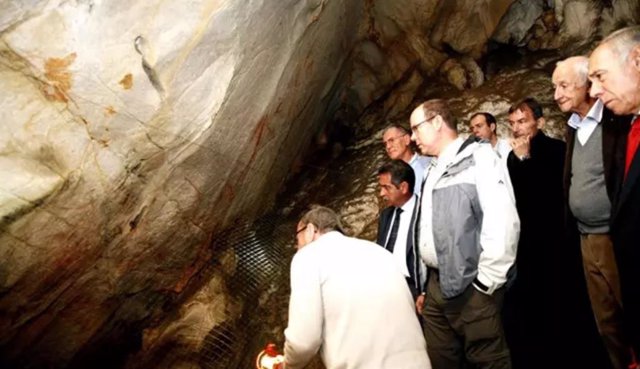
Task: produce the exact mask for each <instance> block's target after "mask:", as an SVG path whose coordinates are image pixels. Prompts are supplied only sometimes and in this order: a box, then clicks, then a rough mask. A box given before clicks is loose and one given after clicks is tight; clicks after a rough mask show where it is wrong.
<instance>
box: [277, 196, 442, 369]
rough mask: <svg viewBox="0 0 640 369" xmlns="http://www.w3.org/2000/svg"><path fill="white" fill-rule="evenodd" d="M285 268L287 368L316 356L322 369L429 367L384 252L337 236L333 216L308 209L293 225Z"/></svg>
mask: <svg viewBox="0 0 640 369" xmlns="http://www.w3.org/2000/svg"><path fill="white" fill-rule="evenodd" d="M296 239H297V242H298V252H297V253H296V255H295V256H294V258H293V261H292V262H291V299H290V301H289V326H288V327H287V329H286V330H285V337H286V343H285V363H286V366H285V367H286V368H287V369H297V368H303V367H304V366H305V365H306V364H307V363H308V362H309V360H311V358H312V357H313V356H314V355H315V354H316V353H317V352H318V350H320V355H321V357H322V361H323V362H324V364H325V366H326V367H327V369H334V368H344V369H374V368H375V369H391V368H393V369H399V368H402V369H430V368H431V363H430V361H429V358H428V356H427V351H426V344H425V340H424V337H423V335H422V330H421V329H420V325H419V323H418V319H417V317H416V314H415V310H414V303H413V299H412V297H411V293H410V292H409V288H408V287H407V283H406V281H405V277H404V276H403V274H402V273H401V272H400V271H399V270H398V269H397V267H396V264H397V263H395V262H394V260H393V256H392V255H391V253H389V252H388V251H386V250H385V249H383V248H381V247H379V246H378V245H376V244H374V243H372V242H369V241H364V240H359V239H356V238H351V237H347V236H345V235H343V234H342V226H341V224H340V220H339V218H338V216H337V214H336V213H335V212H333V211H332V210H331V209H328V208H325V207H315V208H313V209H311V210H310V211H309V212H307V213H306V214H305V215H304V216H303V217H302V219H301V220H300V222H299V223H298V227H297V233H296Z"/></svg>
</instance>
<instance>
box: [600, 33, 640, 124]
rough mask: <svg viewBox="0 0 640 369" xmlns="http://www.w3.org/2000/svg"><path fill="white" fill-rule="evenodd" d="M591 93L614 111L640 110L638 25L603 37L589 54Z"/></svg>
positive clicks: (623, 112)
mask: <svg viewBox="0 0 640 369" xmlns="http://www.w3.org/2000/svg"><path fill="white" fill-rule="evenodd" d="M589 80H591V83H592V86H591V96H593V97H596V98H599V99H601V100H602V102H603V103H604V104H605V105H606V106H607V108H609V109H611V110H612V111H613V112H614V113H616V114H618V115H623V114H638V112H640V27H639V26H635V27H627V28H623V29H621V30H619V31H616V32H614V33H612V34H611V35H609V36H608V37H606V38H605V39H604V40H602V42H601V43H600V44H599V45H598V47H596V49H595V50H594V51H593V53H592V54H591V56H590V57H589Z"/></svg>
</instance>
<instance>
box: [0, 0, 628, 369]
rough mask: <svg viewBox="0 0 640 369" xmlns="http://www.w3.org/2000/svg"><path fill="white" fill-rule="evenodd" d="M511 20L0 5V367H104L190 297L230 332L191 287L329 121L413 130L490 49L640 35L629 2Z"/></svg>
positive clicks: (325, 4) (318, 8)
mask: <svg viewBox="0 0 640 369" xmlns="http://www.w3.org/2000/svg"><path fill="white" fill-rule="evenodd" d="M512 3H513V4H520V5H518V6H520V7H523V5H522V4H523V3H526V2H523V1H510V0H509V1H508V0H497V1H476V0H455V1H453V0H451V1H450V0H442V1H440V0H429V1H417V0H413V1H408V0H407V1H384V0H367V1H362V2H361V1H336V0H306V1H294V0H278V1H268V2H267V1H255V0H249V1H230V0H227V1H225V0H200V1H198V0H196V1H189V2H187V1H179V0H169V1H158V0H148V1H133V2H132V1H122V0H111V1H98V0H76V1H67V2H62V1H56V0H51V1H46V0H40V1H38V0H33V1H22V2H17V1H0V332H2V335H0V366H3V365H2V364H5V361H6V362H7V363H9V364H16V365H13V366H15V367H19V366H24V367H63V366H68V365H76V364H77V363H84V362H93V361H96V360H99V357H100V355H106V356H108V355H109V354H110V352H109V349H110V347H111V346H117V345H119V344H120V343H121V342H122V341H126V340H127V339H130V338H129V336H130V332H131V331H135V330H138V331H139V330H140V329H142V328H145V327H149V326H154V324H155V323H157V319H158V317H159V316H161V315H162V314H163V313H164V312H165V311H166V309H169V307H171V306H173V303H174V302H175V301H180V302H182V301H184V300H183V299H182V298H184V297H185V295H187V296H189V295H191V294H193V296H194V297H193V298H194V299H195V300H194V301H196V303H194V304H192V305H188V306H186V307H185V308H183V309H182V310H181V313H180V314H183V315H184V316H188V317H190V319H192V318H193V314H196V313H193V314H192V313H190V311H191V310H189V309H188V308H189V307H194V308H193V310H194V311H197V312H198V313H197V314H200V313H202V311H204V313H202V314H214V315H215V316H211V317H207V319H206V320H205V321H206V324H204V327H205V328H209V327H212V326H214V325H215V324H218V323H219V322H221V321H224V319H225V317H224V316H222V315H224V314H229V311H227V310H228V309H226V308H223V307H221V306H223V305H224V302H221V301H224V296H223V297H222V298H221V299H216V298H215V296H213V297H212V296H211V294H213V295H216V294H220V295H223V294H224V292H221V291H224V290H223V289H222V288H221V287H219V283H220V281H219V280H215V281H210V282H209V283H204V282H199V283H200V284H201V285H203V286H205V288H206V290H205V292H207V293H204V295H203V293H202V291H201V292H200V293H194V292H193V291H190V290H189V288H188V287H190V286H193V285H194V284H198V283H194V282H193V279H194V276H196V275H198V273H199V271H201V270H202V269H203V268H204V266H205V265H208V264H209V263H211V260H210V259H211V247H210V245H211V241H212V239H214V238H215V235H216V234H217V232H218V231H219V230H221V229H222V228H224V227H225V226H226V225H228V224H229V222H230V221H231V220H233V219H236V218H238V217H246V218H251V217H253V216H254V215H255V214H258V213H260V212H261V211H262V210H264V209H266V208H268V207H269V206H270V205H271V204H272V203H273V200H274V198H275V195H276V194H277V192H278V190H279V189H280V188H281V185H282V183H283V182H284V180H285V179H286V178H287V177H288V175H289V174H290V172H291V168H292V167H294V166H295V163H296V162H299V161H300V159H301V157H302V156H303V154H304V153H305V152H306V151H308V149H307V146H308V145H309V142H312V141H313V138H314V137H315V136H316V135H319V134H320V133H322V132H324V131H325V128H324V127H325V126H326V125H328V124H330V123H329V122H331V121H332V120H333V119H336V120H341V121H346V122H347V123H348V124H350V125H352V126H354V127H355V129H356V131H357V130H358V129H359V127H363V129H367V128H370V125H369V123H368V122H367V121H365V120H362V121H359V122H356V121H355V119H354V117H359V116H360V114H361V113H362V112H363V111H364V110H365V109H366V108H368V107H370V106H371V104H372V103H375V104H380V106H381V107H382V110H384V114H383V115H384V116H385V117H386V118H394V117H397V116H400V115H402V114H405V113H406V110H407V109H408V108H410V107H411V104H412V103H415V101H414V98H415V97H416V96H418V95H420V93H421V92H423V90H424V88H425V85H426V84H427V83H430V81H433V80H434V79H433V78H434V77H437V76H438V75H442V77H443V79H442V80H443V81H449V83H451V84H453V85H454V86H456V87H457V88H459V89H468V88H473V87H476V86H478V85H480V84H482V83H483V78H484V76H483V74H482V70H481V68H479V66H478V64H477V63H478V60H479V59H480V58H481V57H482V56H483V55H484V54H485V53H486V44H487V41H488V40H489V39H490V38H492V37H493V38H494V39H495V40H498V41H502V42H506V43H514V44H518V45H524V44H527V42H529V44H527V45H529V46H530V47H532V46H536V47H537V48H553V47H560V46H562V45H563V42H565V41H563V38H562V37H560V38H554V35H555V34H556V33H559V34H560V35H561V36H562V35H563V34H564V35H566V39H567V40H571V38H572V37H574V38H575V37H580V35H582V36H583V37H591V36H592V35H595V34H597V33H598V32H600V33H602V32H604V31H608V30H610V28H611V25H612V24H618V23H620V22H623V23H625V22H626V23H630V22H634V21H636V22H637V21H638V20H637V19H631V18H629V17H631V16H630V14H631V15H633V14H638V11H637V5H633V4H634V2H633V1H627V2H625V1H617V2H613V5H612V7H609V8H602V6H601V5H598V6H595V5H594V4H595V2H594V1H588V0H584V1H564V2H563V1H557V2H556V6H555V8H554V9H553V11H550V10H549V9H546V10H544V9H543V8H544V6H543V5H544V4H545V3H546V1H542V0H541V1H537V2H531V3H535V4H537V5H535V4H534V5H532V6H535V7H536V9H538V8H539V9H542V10H540V11H541V12H542V13H541V14H543V16H541V17H538V18H535V17H533V18H532V19H529V18H526V17H524V18H522V17H521V18H522V19H524V20H518V19H520V18H518V16H519V15H518V14H520V13H519V12H520V11H518V10H517V9H518V7H516V6H511V5H512ZM510 6H511V7H510ZM634 6H635V7H634ZM523 9H525V10H522V12H525V13H526V14H530V12H529V10H526V9H527V7H526V6H524V7H523ZM582 9H585V12H586V14H587V16H584V17H581V18H580V22H572V21H570V20H571V19H574V18H576V17H577V15H578V14H581V12H582ZM536 11H537V10H536ZM545 11H546V13H545ZM599 12H601V13H602V14H603V15H602V16H601V18H597V16H598V15H597V14H600V13H599ZM549 14H551V18H552V19H549V17H548V15H549ZM554 15H555V20H554V19H553V18H554ZM545 16H547V18H545ZM525 18H526V19H525ZM563 19H564V21H563ZM589 20H592V22H591V23H589V22H588V21H589ZM536 22H537V23H536ZM554 22H557V24H556V23H554ZM593 22H596V23H597V22H600V23H599V24H600V25H594V24H592V23H593ZM524 23H526V24H524ZM534 23H536V24H539V25H540V27H546V28H545V29H544V32H537V31H536V30H534V29H533V28H534V26H535V24H534ZM590 27H591V28H590ZM536 32H537V33H536ZM554 32H555V33H554ZM563 32H564V33H563ZM531 35H533V36H531ZM516 36H517V37H516ZM500 37H502V38H500ZM536 37H537V38H536ZM531 40H534V41H536V42H534V43H533V44H531ZM566 42H568V41H566ZM427 81H429V82H427ZM443 83H445V82H443ZM345 191H348V189H345ZM354 216H355V215H354ZM229 258H231V257H229ZM229 264H230V265H231V264H233V263H232V262H229ZM227 268H228V269H229V270H228V271H227V273H228V274H232V273H233V269H234V267H233V266H227ZM202 301H207V303H202ZM208 302H211V304H209V303H208ZM201 308H202V309H201ZM185 309H186V310H185ZM207 309H213V310H207ZM211 311H214V313H211ZM196 320H197V319H196ZM177 325H178V326H180V324H179V323H178V324H177ZM155 326H157V327H158V329H155V330H154V329H150V330H148V331H147V335H148V336H150V337H155V340H156V341H162V339H164V337H168V336H170V334H172V333H171V332H169V333H167V331H164V330H162V327H173V326H175V325H172V324H170V323H166V324H164V325H161V324H157V325H155ZM167 329H168V330H172V329H174V328H171V329H169V328H167ZM172 332H173V331H172ZM190 332H191V331H190ZM193 332H195V331H193ZM193 332H191V333H189V337H191V338H193V339H194V340H195V341H197V340H198V339H199V338H198V337H201V336H203V335H205V334H206V329H204V330H203V329H202V327H200V328H199V330H197V332H195V333H193ZM110 345H111V346H110ZM194 346H197V342H195V343H194ZM101 349H104V351H106V353H103V352H101V351H100V350H101ZM149 350H150V351H153V348H150V349H149ZM91 355H97V356H96V357H98V359H95V360H93V361H92V360H90V359H87V357H89V356H91ZM74 363H76V364H74ZM77 365H80V364H77Z"/></svg>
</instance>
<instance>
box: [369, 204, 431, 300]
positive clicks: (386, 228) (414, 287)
mask: <svg viewBox="0 0 640 369" xmlns="http://www.w3.org/2000/svg"><path fill="white" fill-rule="evenodd" d="M419 206H420V200H419V199H418V198H416V205H415V207H414V211H413V214H411V223H410V224H409V234H408V235H407V248H406V250H407V258H406V260H407V269H409V275H410V278H411V285H410V286H409V287H410V289H411V293H412V294H413V295H414V298H415V297H416V295H417V294H420V293H421V292H422V287H423V286H421V284H420V254H419V253H418V246H417V245H416V243H415V227H416V209H418V207H419ZM395 209H396V208H395V206H389V207H387V208H385V209H384V210H382V213H380V218H379V220H378V239H377V240H376V243H377V244H378V245H380V246H382V247H385V241H386V240H387V238H388V234H389V232H391V220H392V219H393V213H394V210H395ZM402 216H406V214H404V213H403V214H402V215H401V217H402ZM387 249H389V248H387Z"/></svg>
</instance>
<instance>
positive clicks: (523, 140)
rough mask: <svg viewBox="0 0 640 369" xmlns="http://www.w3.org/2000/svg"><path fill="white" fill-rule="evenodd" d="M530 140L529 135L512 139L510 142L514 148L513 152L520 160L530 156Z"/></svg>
mask: <svg viewBox="0 0 640 369" xmlns="http://www.w3.org/2000/svg"><path fill="white" fill-rule="evenodd" d="M530 142H531V136H529V135H526V136H524V137H518V138H514V139H512V140H511V142H510V143H511V148H512V149H513V154H514V155H515V156H517V157H518V159H520V160H522V159H523V158H528V157H529V156H530V150H531V143H530Z"/></svg>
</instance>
